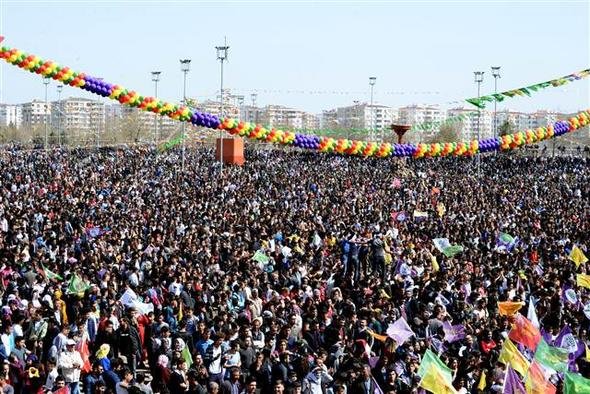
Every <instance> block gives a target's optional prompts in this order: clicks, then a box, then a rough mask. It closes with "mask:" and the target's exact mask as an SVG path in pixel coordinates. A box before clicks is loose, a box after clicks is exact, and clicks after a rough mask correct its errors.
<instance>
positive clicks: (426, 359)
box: [417, 349, 453, 381]
mask: <svg viewBox="0 0 590 394" xmlns="http://www.w3.org/2000/svg"><path fill="white" fill-rule="evenodd" d="M432 365H436V368H437V369H438V370H439V371H441V375H442V377H443V378H444V379H445V380H449V381H450V380H453V371H452V370H451V368H449V367H447V366H446V365H445V363H443V361H442V360H441V359H440V358H439V357H438V356H437V355H436V354H434V353H433V352H432V350H430V349H426V352H425V353H424V356H422V362H421V363H420V366H419V367H418V372H417V374H418V376H420V377H421V378H423V377H424V375H425V374H426V372H427V370H428V369H429V368H430V367H431V366H432Z"/></svg>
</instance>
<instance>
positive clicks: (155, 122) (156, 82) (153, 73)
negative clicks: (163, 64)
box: [152, 71, 162, 145]
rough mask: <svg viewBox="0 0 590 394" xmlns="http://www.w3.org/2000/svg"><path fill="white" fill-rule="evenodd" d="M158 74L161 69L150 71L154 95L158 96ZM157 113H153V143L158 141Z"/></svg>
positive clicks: (160, 72)
mask: <svg viewBox="0 0 590 394" xmlns="http://www.w3.org/2000/svg"><path fill="white" fill-rule="evenodd" d="M160 74H162V71H152V82H154V85H155V94H154V97H156V98H157V97H158V81H159V80H160ZM158 116H159V115H158V114H154V145H156V144H157V143H158Z"/></svg>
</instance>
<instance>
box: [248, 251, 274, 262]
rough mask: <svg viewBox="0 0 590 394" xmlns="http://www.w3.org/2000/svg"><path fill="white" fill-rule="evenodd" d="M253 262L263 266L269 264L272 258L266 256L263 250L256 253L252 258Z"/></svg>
mask: <svg viewBox="0 0 590 394" xmlns="http://www.w3.org/2000/svg"><path fill="white" fill-rule="evenodd" d="M252 260H254V261H256V262H258V263H261V264H268V262H269V261H270V257H268V256H267V255H265V254H264V252H262V251H261V250H257V251H256V253H254V256H252Z"/></svg>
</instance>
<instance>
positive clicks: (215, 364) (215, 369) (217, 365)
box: [209, 345, 221, 374]
mask: <svg viewBox="0 0 590 394" xmlns="http://www.w3.org/2000/svg"><path fill="white" fill-rule="evenodd" d="M211 346H212V348H213V361H211V364H210V365H209V373H210V374H218V373H221V346H219V347H217V348H216V347H215V346H213V345H211Z"/></svg>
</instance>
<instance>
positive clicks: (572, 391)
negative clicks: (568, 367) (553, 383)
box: [563, 372, 590, 394]
mask: <svg viewBox="0 0 590 394" xmlns="http://www.w3.org/2000/svg"><path fill="white" fill-rule="evenodd" d="M563 392H564V394H583V393H590V379H586V378H585V377H583V376H582V375H580V374H579V373H572V372H566V373H565V380H564V387H563Z"/></svg>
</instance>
